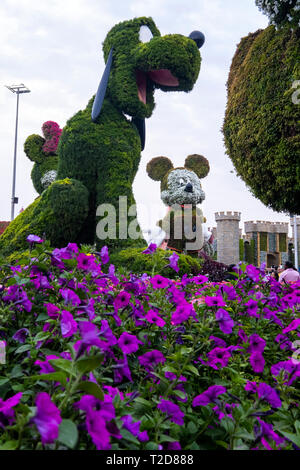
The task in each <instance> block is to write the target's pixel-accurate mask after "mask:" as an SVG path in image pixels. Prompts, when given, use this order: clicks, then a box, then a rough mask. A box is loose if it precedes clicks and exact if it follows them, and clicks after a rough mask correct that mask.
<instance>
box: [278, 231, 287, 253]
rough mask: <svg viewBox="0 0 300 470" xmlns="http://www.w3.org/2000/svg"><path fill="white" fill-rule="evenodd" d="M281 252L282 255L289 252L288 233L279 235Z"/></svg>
mask: <svg viewBox="0 0 300 470" xmlns="http://www.w3.org/2000/svg"><path fill="white" fill-rule="evenodd" d="M279 251H280V252H281V253H283V252H286V251H287V237H286V233H280V234H279Z"/></svg>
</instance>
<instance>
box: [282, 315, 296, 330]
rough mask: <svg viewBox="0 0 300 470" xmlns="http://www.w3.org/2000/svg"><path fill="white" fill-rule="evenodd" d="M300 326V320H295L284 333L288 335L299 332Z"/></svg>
mask: <svg viewBox="0 0 300 470" xmlns="http://www.w3.org/2000/svg"><path fill="white" fill-rule="evenodd" d="M299 326H300V318H296V319H295V320H293V321H292V323H290V324H289V325H288V326H287V327H286V328H284V329H283V330H282V333H288V332H289V331H292V330H297V328H298V327H299Z"/></svg>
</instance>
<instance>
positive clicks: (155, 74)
mask: <svg viewBox="0 0 300 470" xmlns="http://www.w3.org/2000/svg"><path fill="white" fill-rule="evenodd" d="M204 40H205V39H204V35H203V34H202V33H200V32H199V31H193V33H191V34H190V37H186V36H183V35H181V34H169V35H166V36H161V35H160V32H159V30H158V29H157V27H156V25H155V23H154V21H153V19H152V18H146V17H142V18H135V19H133V20H130V21H124V22H122V23H119V24H117V25H116V26H114V27H113V28H112V29H111V31H110V32H109V33H108V34H107V36H106V39H105V41H104V43H103V52H104V58H105V61H106V63H107V65H106V70H105V72H104V76H103V78H102V82H101V83H100V86H99V89H98V92H97V96H96V99H95V103H94V108H93V113H92V119H93V121H96V119H97V117H98V116H99V114H100V111H101V105H102V101H103V99H104V95H105V92H106V94H107V96H109V98H110V100H111V101H112V102H113V103H114V104H115V106H116V107H117V108H119V109H120V110H122V111H123V112H124V113H125V114H128V115H130V116H132V117H134V118H138V119H144V118H146V117H150V116H151V114H152V111H153V109H154V106H155V103H154V90H155V88H159V89H161V90H163V91H186V92H188V91H190V90H192V88H193V86H194V84H195V82H196V80H197V77H198V74H199V70H200V63H201V57H200V53H199V49H198V48H199V47H201V46H202V45H203V43H204ZM106 87H107V91H106Z"/></svg>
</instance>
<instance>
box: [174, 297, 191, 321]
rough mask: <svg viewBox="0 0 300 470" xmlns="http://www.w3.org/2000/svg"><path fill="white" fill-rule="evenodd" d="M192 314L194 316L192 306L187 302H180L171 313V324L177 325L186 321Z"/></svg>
mask: <svg viewBox="0 0 300 470" xmlns="http://www.w3.org/2000/svg"><path fill="white" fill-rule="evenodd" d="M193 313H194V314H195V310H194V308H193V306H192V305H191V304H189V303H188V302H182V303H181V304H179V305H178V306H177V308H176V310H175V312H173V313H172V316H171V324H172V325H179V324H180V323H183V322H185V321H186V320H188V319H189V317H190V316H191V315H192V314H193Z"/></svg>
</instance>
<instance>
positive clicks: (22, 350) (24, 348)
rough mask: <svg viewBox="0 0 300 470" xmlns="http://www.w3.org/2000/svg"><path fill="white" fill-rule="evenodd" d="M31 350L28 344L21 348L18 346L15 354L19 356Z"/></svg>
mask: <svg viewBox="0 0 300 470" xmlns="http://www.w3.org/2000/svg"><path fill="white" fill-rule="evenodd" d="M29 349H31V345H30V344H23V346H20V347H19V348H18V349H16V351H15V354H21V353H23V352H25V351H29Z"/></svg>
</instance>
